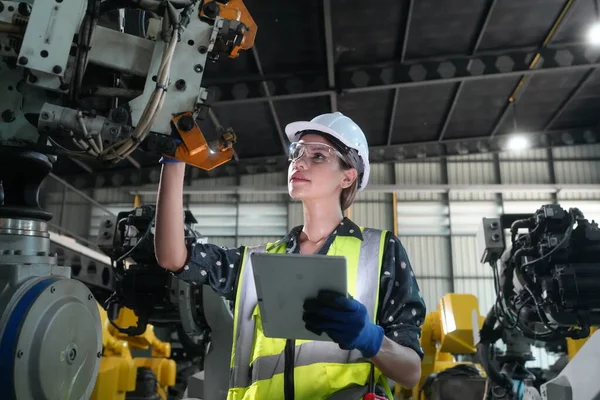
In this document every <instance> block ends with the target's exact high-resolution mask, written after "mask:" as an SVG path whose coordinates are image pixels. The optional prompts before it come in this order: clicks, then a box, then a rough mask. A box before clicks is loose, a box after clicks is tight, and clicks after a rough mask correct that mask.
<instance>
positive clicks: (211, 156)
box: [172, 112, 233, 171]
mask: <svg viewBox="0 0 600 400" xmlns="http://www.w3.org/2000/svg"><path fill="white" fill-rule="evenodd" d="M186 115H187V116H192V113H190V112H187V113H183V114H181V115H178V116H176V117H175V118H173V120H172V121H173V124H174V126H175V127H176V129H177V132H179V136H181V140H182V141H183V143H181V144H180V145H179V146H178V147H177V151H176V152H175V156H174V157H173V158H175V159H177V160H179V161H182V162H184V163H186V164H189V165H192V166H194V167H197V168H200V169H203V170H206V171H208V170H211V169H214V168H216V167H218V166H220V165H223V164H225V163H226V162H228V161H229V160H231V158H232V157H233V149H232V148H231V147H227V148H221V149H214V150H213V149H211V148H210V147H209V145H208V143H207V142H206V139H205V138H204V134H203V133H202V131H201V130H200V128H199V127H198V125H197V124H194V127H193V128H192V129H191V130H189V131H183V130H181V129H179V126H178V121H179V120H180V119H181V118H182V117H184V116H186Z"/></svg>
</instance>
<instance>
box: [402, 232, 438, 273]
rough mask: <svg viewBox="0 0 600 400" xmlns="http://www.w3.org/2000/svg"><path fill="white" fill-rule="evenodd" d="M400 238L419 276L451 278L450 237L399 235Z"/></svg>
mask: <svg viewBox="0 0 600 400" xmlns="http://www.w3.org/2000/svg"><path fill="white" fill-rule="evenodd" d="M399 238H400V241H401V242H402V244H403V245H404V248H405V249H406V253H407V254H408V258H409V260H410V263H411V265H412V266H413V269H414V272H415V275H416V276H417V278H420V277H423V278H425V277H430V278H448V279H449V278H450V254H449V246H448V237H443V236H402V235H399Z"/></svg>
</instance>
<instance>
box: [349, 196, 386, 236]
mask: <svg viewBox="0 0 600 400" xmlns="http://www.w3.org/2000/svg"><path fill="white" fill-rule="evenodd" d="M383 196H386V197H387V201H386V202H384V201H378V202H373V201H371V202H357V203H354V205H352V208H351V213H352V215H351V219H352V221H354V222H355V223H356V224H358V225H359V226H367V227H369V228H374V229H386V230H389V231H392V232H393V231H394V214H393V206H392V195H390V194H387V195H386V194H383Z"/></svg>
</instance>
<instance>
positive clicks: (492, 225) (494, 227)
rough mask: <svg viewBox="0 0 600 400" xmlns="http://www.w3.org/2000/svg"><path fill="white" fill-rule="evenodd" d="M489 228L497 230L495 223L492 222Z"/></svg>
mask: <svg viewBox="0 0 600 400" xmlns="http://www.w3.org/2000/svg"><path fill="white" fill-rule="evenodd" d="M490 228H492V229H498V223H497V222H492V223H491V224H490Z"/></svg>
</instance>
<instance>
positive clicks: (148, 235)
mask: <svg viewBox="0 0 600 400" xmlns="http://www.w3.org/2000/svg"><path fill="white" fill-rule="evenodd" d="M155 212H156V207H155V206H154V205H144V206H141V207H137V208H135V209H133V210H131V211H126V212H121V213H119V214H118V215H117V217H116V218H114V219H106V220H105V221H104V222H103V223H102V224H101V228H100V232H99V235H98V241H99V242H98V245H99V247H100V249H101V250H102V251H103V252H105V253H106V254H107V255H108V256H109V257H110V258H111V260H112V262H113V267H114V268H113V270H114V271H115V273H114V276H115V292H114V293H113V294H112V295H111V296H110V297H109V298H108V299H107V300H106V301H105V303H104V308H105V309H106V310H107V312H108V319H109V321H110V322H111V324H113V326H114V327H115V329H116V330H118V331H119V332H121V333H124V334H126V335H129V336H135V335H139V334H141V333H143V332H144V331H145V329H146V326H147V324H152V325H154V326H156V327H167V328H174V329H175V331H176V332H177V338H178V341H179V342H180V343H181V345H182V346H183V350H184V351H185V352H186V353H187V355H188V360H189V359H190V358H193V362H194V363H195V364H196V366H197V367H198V369H199V370H204V371H203V373H204V376H205V379H204V380H203V382H202V385H200V389H199V390H198V389H196V392H195V393H188V395H189V396H190V397H200V398H213V397H216V396H222V395H223V394H226V392H227V388H228V380H227V377H228V371H229V359H230V356H231V343H232V338H231V335H232V329H233V328H232V327H233V313H232V308H231V305H230V304H229V302H227V301H226V300H224V299H223V298H221V297H219V296H218V295H217V294H216V293H214V292H213V291H212V290H203V286H202V285H194V284H190V283H187V282H185V281H183V280H180V279H177V278H176V277H175V276H173V274H172V273H170V272H169V271H167V270H165V269H164V268H162V267H160V266H159V265H158V263H157V262H156V258H155V255H154V234H153V232H154V218H155ZM184 214H185V215H182V218H183V219H184V229H185V240H186V243H187V244H188V245H191V244H192V243H194V242H195V243H204V242H206V238H204V237H202V236H201V235H200V234H199V233H198V232H196V231H195V230H194V224H195V223H196V222H197V221H196V219H195V218H194V217H193V215H192V214H191V213H190V212H189V211H186V212H185V213H184ZM123 307H126V308H127V309H130V310H132V311H133V312H134V313H135V315H136V316H137V324H136V325H135V326H118V325H117V324H115V323H114V321H113V320H114V318H116V316H117V315H118V313H119V312H120V310H121V309H122V308H123ZM213 331H214V332H216V334H215V335H211V333H212V332H213ZM205 366H208V367H207V368H205ZM194 382H195V383H196V384H195V385H191V386H192V387H191V389H190V390H191V391H192V392H194V388H197V387H198V385H197V380H195V381H194ZM198 392H200V393H198ZM217 393H219V395H217ZM219 398H220V397H219Z"/></svg>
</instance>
